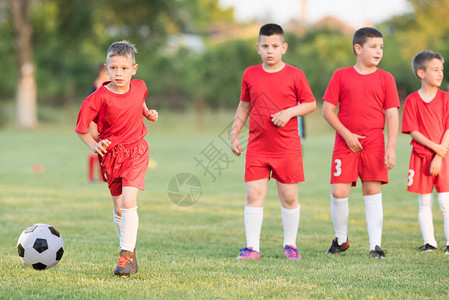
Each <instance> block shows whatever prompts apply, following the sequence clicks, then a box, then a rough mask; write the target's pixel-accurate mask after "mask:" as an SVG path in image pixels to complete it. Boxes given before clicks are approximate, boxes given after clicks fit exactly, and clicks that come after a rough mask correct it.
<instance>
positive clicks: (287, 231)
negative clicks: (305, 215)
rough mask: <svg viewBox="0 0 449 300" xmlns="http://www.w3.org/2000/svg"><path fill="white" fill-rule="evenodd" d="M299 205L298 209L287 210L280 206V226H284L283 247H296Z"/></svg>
mask: <svg viewBox="0 0 449 300" xmlns="http://www.w3.org/2000/svg"><path fill="white" fill-rule="evenodd" d="M299 211H300V208H299V203H298V207H297V208H294V209H288V208H284V207H283V206H281V215H282V225H283V226H284V246H286V245H291V246H295V247H296V236H297V234H298V227H299Z"/></svg>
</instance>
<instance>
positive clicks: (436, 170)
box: [429, 155, 442, 176]
mask: <svg viewBox="0 0 449 300" xmlns="http://www.w3.org/2000/svg"><path fill="white" fill-rule="evenodd" d="M441 162H442V158H441V156H438V155H435V157H434V158H433V159H432V162H431V163H430V170H429V172H430V176H438V175H439V174H440V171H441Z"/></svg>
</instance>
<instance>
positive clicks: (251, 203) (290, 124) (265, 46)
mask: <svg viewBox="0 0 449 300" xmlns="http://www.w3.org/2000/svg"><path fill="white" fill-rule="evenodd" d="M287 47H288V45H287V44H286V43H285V41H284V31H283V30H282V28H281V27H280V26H279V25H276V24H266V25H264V26H262V28H261V29H260V32H259V42H258V44H257V52H258V53H259V55H260V56H261V58H262V64H259V65H255V66H252V67H249V68H247V69H246V70H245V72H244V74H243V80H242V91H241V96H240V103H239V106H238V108H237V112H236V115H235V119H234V123H233V125H232V129H231V133H230V138H231V147H232V151H233V153H234V154H235V155H237V156H239V155H241V154H242V152H243V148H242V146H241V144H240V141H239V139H238V136H239V133H240V131H241V129H242V127H243V126H244V124H245V123H246V120H247V119H248V116H249V118H250V120H249V138H248V147H247V152H246V160H245V182H246V193H247V197H246V205H245V210H244V220H245V232H246V247H245V248H243V249H240V251H241V253H240V255H239V256H238V257H237V258H238V259H258V258H259V257H260V247H259V242H260V231H261V228H262V220H263V205H264V200H265V195H266V193H267V185H268V180H269V179H270V177H271V176H272V177H273V178H274V179H276V180H277V189H278V194H279V198H280V201H281V204H282V207H281V214H282V222H283V225H284V243H283V247H284V253H285V255H286V257H287V258H288V259H292V260H300V259H301V255H300V254H299V251H298V249H297V247H296V236H297V232H298V225H299V203H298V182H302V181H304V171H303V163H302V154H301V141H300V137H299V134H298V119H297V117H298V116H304V115H306V114H308V113H310V112H312V111H314V110H315V108H316V102H315V98H314V96H313V94H312V91H311V89H310V86H309V84H308V82H307V80H306V77H305V76H304V73H303V72H302V71H301V70H299V69H297V68H295V67H292V66H290V65H288V64H286V63H284V62H283V61H282V55H283V54H285V52H286V51H287ZM298 104H299V105H298Z"/></svg>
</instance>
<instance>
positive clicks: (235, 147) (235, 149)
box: [231, 138, 243, 156]
mask: <svg viewBox="0 0 449 300" xmlns="http://www.w3.org/2000/svg"><path fill="white" fill-rule="evenodd" d="M231 149H232V153H234V155H236V156H240V154H242V153H243V148H242V146H241V145H240V141H239V139H238V138H236V139H233V140H231Z"/></svg>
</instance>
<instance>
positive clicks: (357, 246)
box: [0, 112, 449, 299]
mask: <svg viewBox="0 0 449 300" xmlns="http://www.w3.org/2000/svg"><path fill="white" fill-rule="evenodd" d="M231 121H232V114H226V113H220V114H215V115H211V116H208V117H207V118H206V119H205V126H204V128H205V129H204V130H203V131H202V132H196V131H195V116H194V115H185V116H183V115H173V114H170V115H167V116H164V114H163V113H161V114H160V121H159V122H158V123H156V124H148V128H149V131H150V132H149V134H148V136H147V140H148V141H149V144H150V149H151V157H152V158H153V159H154V160H155V161H156V162H157V167H156V168H155V169H150V170H149V171H148V173H147V177H146V184H147V188H146V190H145V191H144V192H140V193H139V196H138V203H139V218H140V226H139V234H138V244H137V251H138V252H137V253H138V259H139V273H138V274H137V275H135V276H132V277H130V278H128V279H124V278H117V277H115V276H114V275H113V269H114V267H115V264H116V259H117V255H118V252H119V247H118V239H117V234H116V231H115V227H114V224H113V220H112V201H111V200H110V196H109V194H108V190H107V187H106V185H105V184H100V183H96V184H88V183H87V179H86V164H87V153H88V150H87V148H86V147H85V146H84V145H83V144H82V142H81V141H80V140H79V139H78V138H77V136H76V134H75V133H74V132H73V128H72V127H68V126H58V127H57V128H56V127H50V126H43V127H42V128H41V129H39V130H35V131H15V130H13V129H3V130H1V131H0V146H1V147H0V204H1V213H0V252H1V256H0V269H1V272H0V274H1V275H0V282H1V287H0V299H61V298H64V299H73V298H82V299H144V298H145V299H148V298H200V299H201V298H231V299H234V298H287V299H290V298H338V299H345V298H355V299H357V298H371V299H374V298H389V299H398V298H400V299H404V298H407V299H410V298H420V299H421V298H439V299H447V295H448V290H449V277H448V276H447V274H448V267H449V257H448V256H446V257H445V255H444V252H443V250H441V249H440V250H438V251H437V252H434V253H420V252H419V251H418V247H419V246H420V245H421V244H422V240H421V233H420V230H419V224H418V221H417V214H418V200H417V196H416V195H413V194H409V193H407V192H406V175H407V170H408V159H409V151H410V146H409V137H407V136H400V138H399V140H398V147H397V150H398V151H397V154H398V159H397V164H396V166H395V168H394V169H393V170H392V171H391V172H390V181H391V182H390V184H388V185H386V186H384V188H383V195H384V233H383V243H382V246H383V248H384V249H386V250H387V258H386V259H385V260H374V259H372V258H370V257H369V256H368V235H367V231H366V222H365V212H364V204H363V199H362V197H361V189H360V183H359V186H358V187H356V188H354V189H353V190H352V193H351V197H350V225H349V226H350V227H349V235H350V241H351V248H350V249H349V250H348V251H347V252H345V253H343V254H340V255H338V256H332V257H328V256H326V255H325V252H326V250H327V249H328V248H329V246H330V243H331V241H332V239H333V227H332V222H331V217H330V207H329V206H330V205H329V203H330V200H329V193H330V185H329V169H330V154H331V151H332V144H333V136H332V134H331V132H330V130H329V128H328V127H329V126H328V125H327V124H326V123H325V121H324V120H323V119H322V118H321V117H320V115H319V112H315V113H314V114H313V115H312V116H311V117H310V118H308V119H307V125H308V127H307V130H308V133H309V136H308V137H307V139H306V141H305V145H304V161H305V163H304V164H305V172H306V182H305V183H301V184H300V186H299V197H300V204H301V221H300V227H299V234H298V248H299V249H300V252H301V254H302V257H303V259H302V261H300V262H292V261H287V260H286V259H285V258H284V256H283V251H282V241H283V232H282V221H281V214H280V203H279V200H278V198H277V193H276V189H275V183H274V182H273V181H271V182H270V184H269V185H270V186H269V194H268V196H267V199H266V202H265V215H264V223H263V227H262V236H261V254H262V257H261V259H260V260H258V261H238V260H236V259H235V257H236V256H237V255H238V250H239V248H241V247H244V246H245V235H244V224H243V207H244V203H245V188H244V183H243V162H244V159H243V158H236V157H234V156H233V155H232V154H231V152H230V150H229V149H228V148H226V145H225V144H224V143H223V142H222V141H221V140H220V133H221V132H222V131H223V130H224V129H225V128H226V127H227V126H228V125H229V123H230V122H231ZM211 143H212V145H214V146H215V147H216V149H218V151H219V153H220V154H221V155H222V156H221V157H222V158H223V160H222V161H221V162H222V164H221V167H222V168H223V169H222V170H221V174H218V173H217V172H218V171H216V170H215V169H213V168H212V167H211V169H210V170H212V171H213V172H215V173H214V174H215V176H216V180H215V182H213V180H212V177H211V176H209V175H208V174H207V173H206V174H204V169H202V168H201V167H200V166H197V162H196V160H195V158H201V155H202V151H203V150H205V149H206V147H208V146H210V145H211ZM225 158H226V159H229V160H230V161H228V164H224V165H223V162H225V161H226V159H225ZM33 165H41V166H43V168H44V171H43V172H41V173H36V172H33V171H32V167H33ZM212 171H211V172H212ZM179 173H192V174H194V175H195V176H197V177H198V179H199V180H200V181H201V184H202V194H201V197H200V199H199V201H198V202H197V203H196V204H195V205H194V206H192V207H179V206H177V205H174V204H173V203H172V202H171V201H170V200H169V198H168V195H167V189H168V183H169V181H170V179H171V178H172V177H173V176H175V175H177V174H179ZM182 192H185V190H182ZM33 223H48V224H52V225H53V226H55V227H56V228H57V229H58V230H60V231H61V233H62V235H63V237H64V241H65V254H64V257H63V258H62V260H61V262H60V263H59V264H58V265H57V266H56V267H54V268H52V269H50V270H47V271H35V270H33V269H31V268H29V267H27V266H26V265H24V264H23V263H22V262H21V261H20V260H19V257H18V255H17V250H16V243H17V239H18V237H19V235H20V233H21V232H22V230H23V229H25V228H26V227H27V226H29V225H31V224H33ZM434 224H435V230H436V238H437V241H438V242H439V243H440V247H441V246H443V245H444V243H445V238H444V233H443V218H442V213H441V211H440V210H439V208H438V204H437V203H435V205H434Z"/></svg>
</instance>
